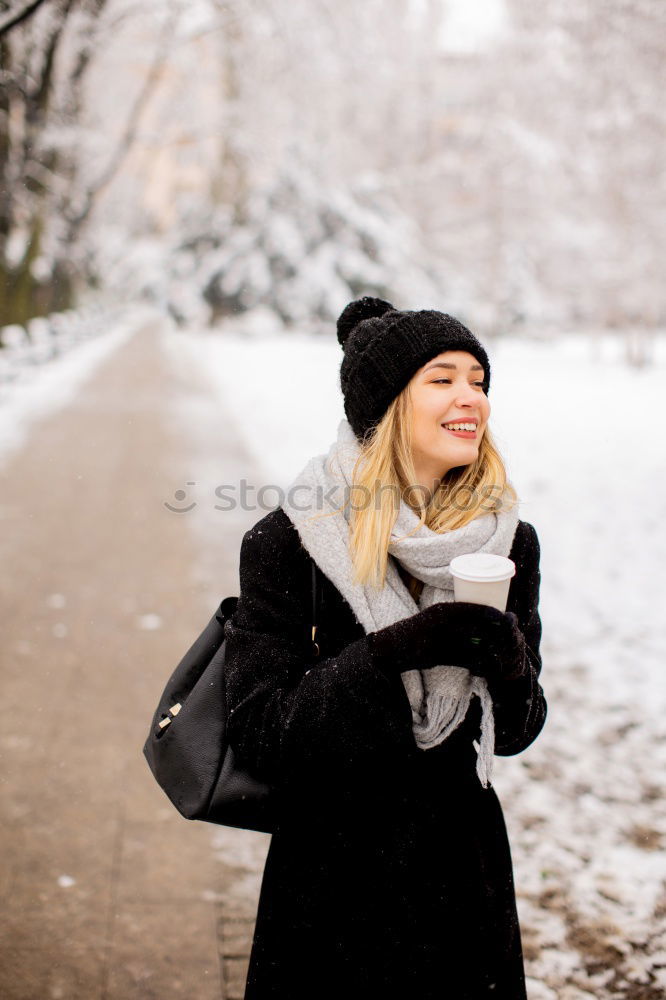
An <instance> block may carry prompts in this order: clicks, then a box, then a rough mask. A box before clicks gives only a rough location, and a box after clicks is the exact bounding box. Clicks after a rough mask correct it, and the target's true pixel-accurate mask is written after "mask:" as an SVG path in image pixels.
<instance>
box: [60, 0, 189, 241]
mask: <svg viewBox="0 0 666 1000" xmlns="http://www.w3.org/2000/svg"><path fill="white" fill-rule="evenodd" d="M179 16H180V13H179V11H177V10H175V11H172V13H171V16H170V17H169V19H168V20H167V22H166V23H165V25H164V27H163V29H162V32H161V36H160V40H159V43H158V45H157V48H156V50H155V54H154V56H153V61H152V64H151V66H150V69H149V70H148V73H147V75H146V78H145V80H144V83H143V86H142V87H141V90H140V91H139V93H138V95H137V97H136V100H135V101H134V105H133V106H132V109H131V111H130V114H129V118H128V120H127V123H126V125H125V129H124V131H123V134H122V136H121V137H120V140H119V142H118V145H117V148H116V151H115V153H114V154H113V155H112V157H111V159H110V161H109V163H108V164H107V166H106V169H105V170H104V171H103V172H102V173H101V175H100V176H99V177H98V179H97V181H96V182H95V183H94V184H91V185H90V187H89V188H88V190H87V191H86V193H85V197H84V200H83V208H82V209H81V210H80V211H79V212H77V214H76V215H75V216H74V217H73V218H72V219H71V221H70V226H69V236H68V241H73V240H74V239H75V238H76V234H77V233H78V230H79V229H80V227H81V225H82V224H83V223H84V222H85V220H86V218H87V217H88V215H89V214H90V211H91V209H92V207H93V205H94V203H95V199H96V198H97V196H98V195H99V194H100V192H101V191H102V190H103V189H104V188H105V187H107V185H108V184H109V183H110V182H111V181H112V180H113V178H114V177H115V175H116V173H117V172H118V170H119V169H120V166H121V164H122V162H123V160H124V159H125V157H126V156H127V154H128V153H129V151H130V149H131V147H132V144H133V143H134V140H135V138H136V134H137V131H138V128H139V122H140V120H141V116H142V114H143V111H144V108H145V106H146V104H147V103H148V100H149V99H150V96H151V94H152V92H153V90H154V89H155V86H156V85H157V83H158V81H159V77H160V73H161V71H162V67H163V66H164V62H165V59H166V56H167V53H168V51H169V39H170V37H171V34H172V32H173V30H174V28H175V25H176V23H177V21H178V18H179Z"/></svg>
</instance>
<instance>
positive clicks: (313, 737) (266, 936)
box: [225, 509, 546, 1000]
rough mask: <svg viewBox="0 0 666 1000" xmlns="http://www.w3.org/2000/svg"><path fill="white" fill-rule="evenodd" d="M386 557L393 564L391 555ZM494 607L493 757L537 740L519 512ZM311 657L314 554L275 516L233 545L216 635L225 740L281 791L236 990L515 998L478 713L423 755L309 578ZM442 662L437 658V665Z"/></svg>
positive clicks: (515, 938)
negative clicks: (506, 614)
mask: <svg viewBox="0 0 666 1000" xmlns="http://www.w3.org/2000/svg"><path fill="white" fill-rule="evenodd" d="M391 558H392V557H391ZM510 558H511V559H513V560H514V562H515V563H516V575H515V576H514V577H513V579H512V581H511V587H510V591H509V599H508V605H507V611H513V612H514V613H515V614H516V615H517V617H518V622H519V625H520V630H521V631H522V633H523V635H524V638H525V643H526V645H525V654H524V655H525V660H526V662H525V673H524V675H523V676H521V677H519V678H517V679H514V680H504V681H501V682H495V683H494V684H492V685H490V690H491V694H492V697H493V705H494V715H495V752H496V754H499V755H511V754H517V753H520V752H521V751H522V750H524V749H525V748H526V747H528V746H529V745H530V743H532V741H533V740H534V739H535V737H536V736H537V735H538V733H539V732H540V730H541V728H542V726H543V724H544V720H545V716H546V703H545V699H544V695H543V691H542V689H541V686H540V684H539V682H538V677H539V673H540V670H541V658H540V653H539V645H540V639H541V621H540V618H539V612H538V597H539V581H540V573H539V542H538V538H537V534H536V531H535V530H534V528H533V527H532V525H530V524H527V523H526V522H523V521H521V522H519V524H518V527H517V530H516V535H515V538H514V543H513V547H512V550H511V553H510ZM318 579H319V582H320V585H321V608H320V612H319V629H318V632H317V638H318V641H319V644H320V647H321V655H320V657H319V659H318V660H317V661H316V662H315V661H314V660H313V658H312V656H311V653H310V650H311V644H310V641H309V640H310V623H311V562H310V557H309V555H308V554H307V552H306V550H305V549H304V548H303V546H302V545H301V542H300V537H299V535H298V532H297V530H296V528H295V527H294V526H293V524H292V522H291V521H290V520H289V518H288V517H287V515H286V513H285V512H284V511H283V510H282V509H277V510H274V511H271V512H270V513H269V514H268V515H266V516H265V517H263V518H262V519H261V520H260V521H259V522H258V523H257V524H256V525H255V526H254V527H253V528H252V529H251V530H250V531H248V532H247V533H246V534H245V536H244V538H243V543H242V547H241V562H240V583H241V590H240V597H239V601H238V605H237V609H236V613H235V615H234V618H233V620H232V622H231V623H230V625H229V626H228V627H227V636H228V639H227V657H226V666H225V675H226V682H227V698H228V706H229V709H230V711H231V715H230V723H229V738H230V742H231V745H232V746H233V748H234V751H235V753H236V755H237V758H238V761H239V763H240V764H242V765H245V766H246V767H247V768H248V769H249V770H251V771H252V772H253V773H255V774H256V775H257V776H258V777H260V778H263V779H265V780H268V781H270V782H271V783H273V785H274V786H275V787H276V789H277V790H278V802H279V814H278V820H277V828H276V830H275V832H274V834H273V837H272V840H271V844H270V848H269V852H268V856H267V860H266V866H265V870H264V876H263V882H262V887H261V894H260V899H259V907H258V912H257V921H256V927H255V933H254V941H253V946H252V952H251V956H250V967H249V972H248V979H247V985H246V992H245V1000H274V998H275V1000H277V998H279V1000H305V998H306V997H307V998H308V1000H333V998H336V1000H349V998H352V997H353V998H357V997H358V998H361V997H363V998H369V997H371V996H377V997H382V998H384V1000H386V998H388V997H391V998H392V997H395V998H398V997H401V998H403V1000H480V998H482V997H483V998H486V997H489V998H492V1000H524V998H525V981H524V971H523V958H522V949H521V940H520V930H519V925H518V918H517V914H516V902H515V894H514V885H513V873H512V863H511V855H510V851H509V844H508V839H507V834H506V828H505V824H504V819H503V816H502V810H501V807H500V804H499V801H498V798H497V796H496V794H495V791H494V790H493V788H492V786H490V787H489V788H486V789H484V788H483V787H482V785H481V783H480V781H479V779H478V777H477V774H476V768H475V765H476V751H475V748H474V746H473V741H474V740H475V739H477V738H478V735H479V724H480V706H479V701H478V699H476V698H475V699H474V700H473V701H472V704H471V706H470V709H469V711H468V714H467V718H466V719H465V721H464V723H463V724H462V725H461V726H459V728H458V729H457V730H456V731H455V732H454V733H453V734H452V735H451V736H450V737H449V738H448V739H447V740H445V741H444V742H443V743H441V744H440V745H439V746H437V747H435V748H433V749H431V750H427V751H424V750H420V749H419V748H417V746H416V743H415V741H414V738H413V734H412V722H411V709H410V705H409V701H408V699H407V695H406V692H405V689H404V686H403V683H402V679H401V677H400V673H399V672H398V671H397V669H396V668H395V666H393V669H391V668H392V664H390V663H389V662H386V651H385V650H384V651H383V652H380V651H378V647H377V646H376V645H374V644H373V642H372V641H371V640H372V637H373V636H375V635H378V634H379V633H370V634H369V635H366V634H365V632H364V629H363V626H362V625H361V624H360V623H359V622H358V621H357V619H356V617H355V615H354V613H353V611H352V609H351V607H350V606H349V604H348V603H347V602H346V601H345V600H344V598H343V597H342V596H341V594H340V592H339V591H338V590H337V588H336V587H335V586H334V585H333V584H332V583H331V581H330V580H329V579H328V578H327V577H326V576H325V575H324V574H323V573H322V572H321V571H320V570H319V571H318ZM444 662H446V660H444Z"/></svg>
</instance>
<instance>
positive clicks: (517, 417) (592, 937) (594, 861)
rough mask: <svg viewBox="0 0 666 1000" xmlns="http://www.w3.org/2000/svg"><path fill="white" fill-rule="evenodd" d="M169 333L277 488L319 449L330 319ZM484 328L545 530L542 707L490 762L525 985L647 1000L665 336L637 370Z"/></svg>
mask: <svg viewBox="0 0 666 1000" xmlns="http://www.w3.org/2000/svg"><path fill="white" fill-rule="evenodd" d="M165 339H166V342H167V344H168V347H169V349H170V350H171V351H172V352H173V353H174V354H175V355H180V356H182V357H183V358H184V359H185V358H187V359H189V362H191V360H192V359H196V360H197V361H198V364H199V365H200V368H201V371H202V372H204V373H205V375H206V377H207V378H208V379H210V384H211V386H212V387H213V389H214V391H215V392H216V393H217V394H218V396H219V401H220V409H221V413H223V414H224V415H225V418H227V419H228V418H229V417H231V419H233V420H234V421H235V426H236V431H237V434H238V435H239V437H240V439H241V440H242V441H243V443H244V444H245V446H246V448H247V450H248V452H249V454H250V455H251V457H252V459H253V461H254V463H255V464H256V466H257V467H258V468H260V469H262V470H263V476H264V478H263V483H274V484H277V485H281V486H282V487H285V486H286V485H288V483H289V482H290V481H291V479H292V478H293V476H294V475H295V474H296V473H297V472H298V471H300V469H301V468H302V466H303V465H304V464H305V462H306V461H307V459H308V458H309V457H310V456H311V455H312V454H316V453H321V452H325V451H327V450H328V446H329V444H330V442H331V441H332V440H333V439H334V437H335V432H336V428H337V425H338V422H339V420H340V419H341V417H342V416H343V411H342V402H341V397H340V393H339V388H338V381H337V380H338V368H339V363H340V358H341V351H340V348H339V346H338V344H337V342H336V341H335V339H334V337H333V336H331V338H330V339H323V338H313V337H310V336H308V335H307V334H305V333H303V334H298V335H296V334H289V335H286V334H280V335H267V336H255V337H252V338H249V339H248V338H247V337H243V336H240V335H239V334H234V333H232V332H231V331H229V330H223V331H220V332H218V333H211V332H205V333H201V332H196V331H188V332H187V333H183V332H175V331H166V332H165ZM488 347H489V354H490V358H491V364H492V382H491V388H490V393H489V400H490V403H491V407H492V414H491V427H492V428H493V430H494V432H495V436H496V438H497V439H498V441H499V443H500V447H501V448H502V451H503V454H504V457H505V460H506V462H507V465H508V468H509V474H510V477H511V479H512V481H513V483H514V485H515V486H516V488H517V490H518V493H519V495H520V496H521V498H522V500H523V503H522V508H521V516H522V518H523V520H527V521H530V522H531V523H532V524H534V526H535V527H536V529H537V532H538V534H539V538H540V542H541V571H542V585H541V617H542V622H543V641H542V655H543V663H544V666H543V672H542V681H543V686H544V690H545V692H546V696H547V699H548V703H549V715H548V719H547V722H546V727H545V729H544V731H543V733H542V734H541V735H540V737H539V738H538V739H537V741H536V742H535V743H534V745H533V746H532V747H531V748H529V749H528V750H527V751H526V752H525V753H523V754H521V755H519V756H517V757H514V758H504V759H499V758H497V759H496V763H495V778H494V784H495V786H496V788H497V790H498V793H499V794H500V797H501V799H502V802H503V804H504V808H505V814H506V820H507V826H508V828H509V834H510V838H511V843H512V849H513V856H514V864H515V874H516V884H517V891H518V897H519V908H520V914H521V923H522V927H523V938H524V948H525V955H526V962H527V969H528V975H529V977H530V981H529V987H530V1000H584V998H588V997H594V998H602V1000H603V998H616V997H617V998H625V997H626V998H632V1000H653V998H657V997H663V996H664V995H665V994H666V853H665V851H664V848H666V797H665V795H664V792H665V790H666V789H665V782H664V775H665V774H666V633H665V631H664V628H663V625H662V616H663V609H664V608H665V607H666V584H665V583H664V581H665V579H666V572H665V568H666V533H665V532H664V530H663V525H664V523H665V521H666V510H665V496H666V456H665V452H664V448H663V444H662V441H663V436H664V431H665V430H666V415H665V411H664V407H663V403H662V387H663V381H664V369H665V368H666V338H663V337H662V338H660V339H659V340H658V342H657V344H656V354H655V363H654V365H653V366H652V367H649V368H645V369H632V368H628V367H627V366H626V365H625V363H624V359H623V348H622V342H621V340H619V339H618V338H614V337H611V336H598V337H596V338H594V340H590V339H586V338H583V337H575V336H566V337H563V338H561V339H560V340H558V341H557V342H550V343H548V342H534V341H524V340H519V339H516V338H507V339H503V340H502V341H501V342H499V343H498V342H495V343H492V344H488ZM200 430H201V428H199V431H200ZM210 435H211V442H213V441H214V438H215V427H214V426H211V428H210ZM220 477H221V478H220V482H225V481H227V480H225V478H224V474H223V470H220ZM256 485H257V486H258V485H261V484H256ZM213 488H214V484H211V495H212V489H213ZM274 504H275V499H274V497H273V496H271V498H270V502H269V503H268V505H267V506H272V505H274ZM265 512H266V509H262V508H257V510H256V515H255V520H258V519H259V518H260V517H262V516H263V515H264V513H265Z"/></svg>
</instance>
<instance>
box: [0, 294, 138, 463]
mask: <svg viewBox="0 0 666 1000" xmlns="http://www.w3.org/2000/svg"><path fill="white" fill-rule="evenodd" d="M149 317H152V318H153V319H155V310H149V309H143V308H135V309H133V310H132V311H131V312H130V313H126V314H125V315H124V316H122V317H120V318H119V317H115V318H113V319H109V318H108V317H106V316H105V315H104V314H101V315H97V316H95V317H94V318H92V319H91V321H90V322H91V323H92V324H95V326H97V324H100V323H109V324H110V325H109V328H108V329H105V330H100V331H98V330H97V329H92V330H91V332H90V335H89V336H90V339H85V340H78V341H77V342H76V343H75V344H74V345H73V346H71V347H68V348H67V350H66V351H64V352H63V353H62V354H60V355H58V356H56V357H54V358H52V359H51V360H49V361H48V362H46V363H44V364H42V365H34V364H25V365H24V366H23V367H22V368H21V372H20V378H18V379H17V380H16V381H14V382H3V383H1V384H0V466H1V465H2V464H4V463H5V462H6V460H7V459H8V457H9V456H10V455H11V454H12V453H13V452H14V451H15V450H16V449H17V448H19V447H20V446H21V445H22V444H23V442H24V440H25V437H26V434H27V432H28V430H29V428H30V427H31V426H32V424H33V423H34V422H35V421H36V420H39V419H40V418H42V417H45V416H47V415H48V414H50V413H53V412H54V411H55V410H58V409H60V408H61V407H63V406H65V405H66V404H67V403H68V402H69V400H70V399H72V397H73V396H74V395H75V393H76V392H77V391H78V390H79V388H80V387H81V385H82V384H83V382H85V380H86V379H87V378H89V376H90V375H92V373H93V371H95V369H96V368H97V367H98V365H100V364H101V363H102V362H103V361H104V360H105V359H106V358H107V357H109V356H110V355H111V354H112V353H113V352H114V351H115V350H116V349H117V348H118V347H120V345H121V344H123V343H124V342H125V341H126V340H127V339H128V338H129V337H130V335H131V334H132V333H133V332H134V330H135V329H136V328H137V325H138V324H139V323H141V322H143V321H145V320H146V318H149Z"/></svg>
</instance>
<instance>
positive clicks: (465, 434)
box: [442, 424, 476, 438]
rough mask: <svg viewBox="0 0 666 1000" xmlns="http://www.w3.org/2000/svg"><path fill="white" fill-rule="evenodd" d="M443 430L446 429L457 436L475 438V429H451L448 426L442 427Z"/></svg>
mask: <svg viewBox="0 0 666 1000" xmlns="http://www.w3.org/2000/svg"><path fill="white" fill-rule="evenodd" d="M442 427H444V424H442ZM444 430H445V431H448V433H449V434H455V436H456V437H459V438H475V437H476V431H452V430H450V429H449V428H448V427H444Z"/></svg>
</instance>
